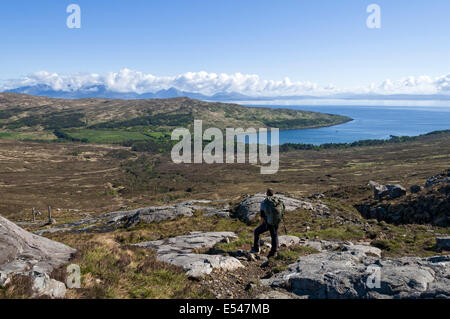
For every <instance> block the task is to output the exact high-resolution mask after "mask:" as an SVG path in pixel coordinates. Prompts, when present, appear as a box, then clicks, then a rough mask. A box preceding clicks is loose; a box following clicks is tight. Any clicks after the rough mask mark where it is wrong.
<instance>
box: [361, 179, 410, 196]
mask: <svg viewBox="0 0 450 319" xmlns="http://www.w3.org/2000/svg"><path fill="white" fill-rule="evenodd" d="M369 186H371V187H372V188H373V196H374V198H375V199H376V200H380V199H386V198H387V199H395V198H399V197H402V196H404V195H406V189H405V188H404V187H403V186H401V185H399V184H395V185H382V184H379V183H377V182H374V181H370V182H369Z"/></svg>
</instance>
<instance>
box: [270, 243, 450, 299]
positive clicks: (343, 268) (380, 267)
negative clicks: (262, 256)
mask: <svg viewBox="0 0 450 319" xmlns="http://www.w3.org/2000/svg"><path fill="white" fill-rule="evenodd" d="M339 247H341V248H340V249H339V250H336V248H335V249H333V250H330V251H323V252H321V253H318V254H313V255H308V256H304V257H300V258H299V259H298V261H297V262H296V263H294V264H291V265H290V266H289V268H288V270H286V271H284V272H281V273H279V274H276V275H275V276H273V277H272V278H270V279H263V280H262V283H263V284H264V285H266V286H270V287H272V288H284V289H286V290H288V291H290V292H293V293H295V294H297V295H299V296H303V297H304V298H312V299H315V298H320V299H322V298H331V299H347V298H450V277H449V276H450V256H441V257H432V258H414V257H406V258H399V259H382V258H380V257H379V256H380V253H381V251H380V250H379V249H377V248H375V247H370V246H365V245H352V244H342V243H341V244H339Z"/></svg>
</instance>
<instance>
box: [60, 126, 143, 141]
mask: <svg viewBox="0 0 450 319" xmlns="http://www.w3.org/2000/svg"><path fill="white" fill-rule="evenodd" d="M66 133H67V135H68V136H70V137H71V138H74V139H77V140H86V141H87V142H88V143H105V144H108V143H123V142H126V141H145V140H150V139H152V137H150V136H148V135H145V134H143V133H140V132H132V131H131V132H130V131H119V130H92V129H81V130H71V131H68V132H66Z"/></svg>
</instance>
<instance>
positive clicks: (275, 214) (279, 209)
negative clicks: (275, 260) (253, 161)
mask: <svg viewBox="0 0 450 319" xmlns="http://www.w3.org/2000/svg"><path fill="white" fill-rule="evenodd" d="M266 195H267V198H266V199H265V200H263V201H262V202H261V208H260V212H261V220H262V224H261V225H260V226H258V227H257V228H256V229H255V241H254V244H253V249H252V250H251V252H252V253H259V237H260V236H261V234H263V233H265V232H267V231H269V232H270V237H271V238H272V248H271V250H270V253H269V255H268V256H267V257H268V258H271V257H275V256H276V254H277V249H278V227H279V226H280V222H281V220H282V218H283V214H284V210H285V205H284V203H283V201H282V200H281V199H280V198H278V197H275V196H274V191H273V189H271V188H269V189H268V190H267V192H266Z"/></svg>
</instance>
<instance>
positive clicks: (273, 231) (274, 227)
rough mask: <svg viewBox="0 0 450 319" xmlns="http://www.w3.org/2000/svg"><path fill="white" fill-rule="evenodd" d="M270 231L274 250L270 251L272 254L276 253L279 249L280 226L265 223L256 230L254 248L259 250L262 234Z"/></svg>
mask: <svg viewBox="0 0 450 319" xmlns="http://www.w3.org/2000/svg"><path fill="white" fill-rule="evenodd" d="M267 231H269V232H270V237H272V249H271V250H270V253H271V254H273V253H276V251H277V249H278V225H269V224H267V223H266V222H263V223H262V224H261V225H260V226H258V227H257V228H256V229H255V241H254V244H253V248H254V249H256V250H258V249H259V237H260V236H261V234H263V233H265V232H267Z"/></svg>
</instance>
